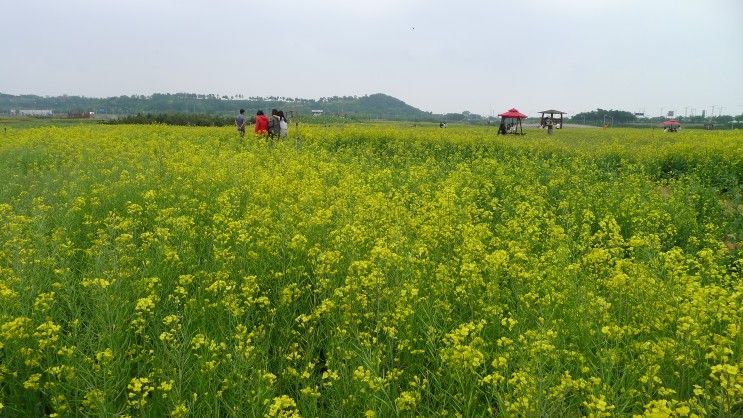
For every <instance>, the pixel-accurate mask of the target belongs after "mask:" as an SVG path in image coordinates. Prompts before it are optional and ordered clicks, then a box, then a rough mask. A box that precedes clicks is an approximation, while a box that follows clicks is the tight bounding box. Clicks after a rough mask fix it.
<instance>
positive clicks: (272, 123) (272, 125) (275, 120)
mask: <svg viewBox="0 0 743 418" xmlns="http://www.w3.org/2000/svg"><path fill="white" fill-rule="evenodd" d="M280 122H281V117H280V116H279V111H278V110H276V109H271V118H270V119H269V120H268V137H269V138H278V137H279V134H280V133H281V126H280Z"/></svg>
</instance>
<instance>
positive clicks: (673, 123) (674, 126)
mask: <svg viewBox="0 0 743 418" xmlns="http://www.w3.org/2000/svg"><path fill="white" fill-rule="evenodd" d="M660 125H661V126H662V127H663V128H665V129H664V130H665V131H666V132H676V131H677V130H678V128H680V127H681V124H680V123H679V121H677V120H676V119H669V120H666V121H663V123H661V124H660Z"/></svg>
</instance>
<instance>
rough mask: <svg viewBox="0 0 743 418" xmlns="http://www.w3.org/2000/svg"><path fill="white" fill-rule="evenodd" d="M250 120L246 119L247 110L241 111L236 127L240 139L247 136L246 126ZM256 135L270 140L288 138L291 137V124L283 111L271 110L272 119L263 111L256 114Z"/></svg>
mask: <svg viewBox="0 0 743 418" xmlns="http://www.w3.org/2000/svg"><path fill="white" fill-rule="evenodd" d="M247 124H248V120H247V118H246V117H245V109H240V114H238V115H237V117H236V118H235V127H236V128H237V132H239V133H240V138H242V137H244V136H245V125H247ZM255 134H256V135H258V136H268V137H269V138H286V137H287V136H289V122H288V121H287V120H286V115H284V111H283V110H277V109H271V118H268V117H267V116H266V115H265V114H264V113H263V111H262V110H259V111H258V112H256V114H255Z"/></svg>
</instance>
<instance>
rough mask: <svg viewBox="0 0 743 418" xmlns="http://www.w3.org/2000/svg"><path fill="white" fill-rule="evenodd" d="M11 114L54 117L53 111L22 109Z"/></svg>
mask: <svg viewBox="0 0 743 418" xmlns="http://www.w3.org/2000/svg"><path fill="white" fill-rule="evenodd" d="M10 113H14V114H16V115H20V116H52V111H51V110H49V109H21V110H16V111H15V112H14V111H11V112H10Z"/></svg>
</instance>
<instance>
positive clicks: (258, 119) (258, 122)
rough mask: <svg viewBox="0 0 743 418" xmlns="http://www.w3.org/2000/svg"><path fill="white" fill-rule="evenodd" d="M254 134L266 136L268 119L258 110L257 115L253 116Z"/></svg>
mask: <svg viewBox="0 0 743 418" xmlns="http://www.w3.org/2000/svg"><path fill="white" fill-rule="evenodd" d="M255 134H256V135H266V134H268V118H267V117H266V115H264V114H263V111H262V110H259V111H258V113H256V114H255Z"/></svg>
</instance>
